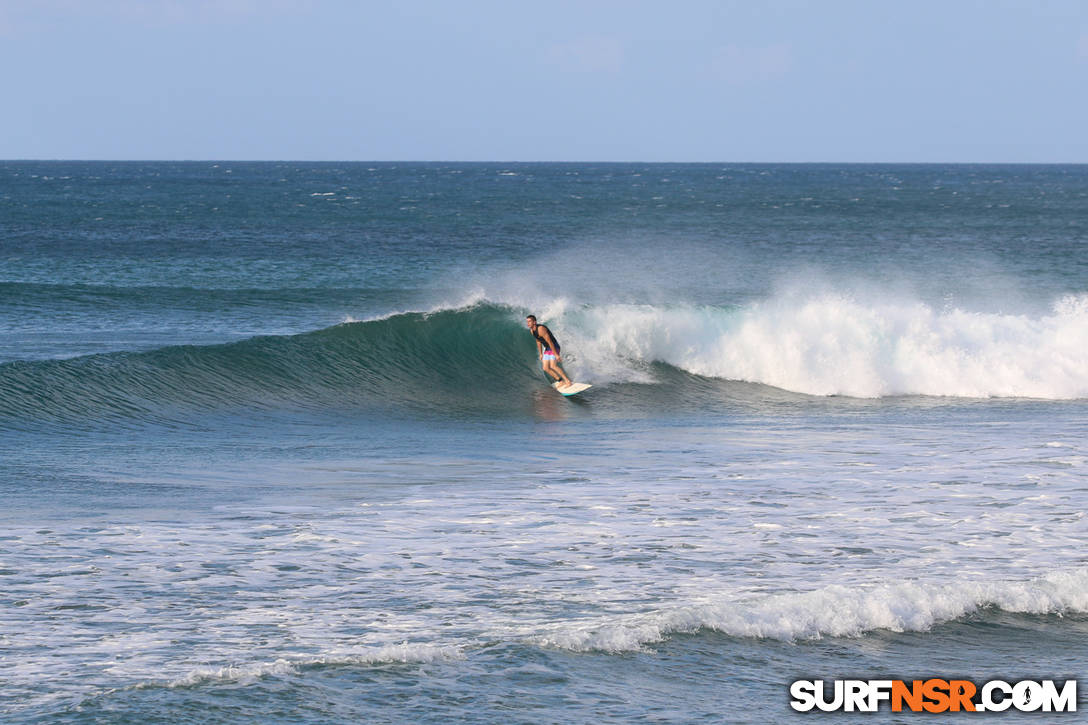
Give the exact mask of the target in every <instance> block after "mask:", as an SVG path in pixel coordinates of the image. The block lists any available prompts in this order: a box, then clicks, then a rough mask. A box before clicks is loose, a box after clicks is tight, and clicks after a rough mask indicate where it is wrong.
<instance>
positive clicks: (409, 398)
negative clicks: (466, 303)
mask: <svg viewBox="0 0 1088 725" xmlns="http://www.w3.org/2000/svg"><path fill="white" fill-rule="evenodd" d="M527 335H528V333H526V332H525V331H524V330H520V329H519V327H518V326H517V315H516V314H515V313H512V312H511V311H510V310H508V309H504V308H501V307H494V306H487V307H476V308H471V309H464V310H447V311H439V312H436V313H431V314H425V313H406V314H400V315H395V316H392V317H389V318H386V319H380V320H373V321H367V322H349V323H344V324H341V325H337V326H334V327H331V328H327V329H324V330H318V331H316V332H310V333H305V334H300V335H290V336H266V337H256V338H252V339H248V340H244V341H241V342H237V343H232V344H226V345H211V346H192V345H185V346H171V347H165V348H161V349H158V350H153V351H150V352H142V353H110V354H103V355H92V356H87V357H81V358H76V359H72V360H62V361H34V362H13V363H8V364H5V365H2V366H0V388H2V389H3V390H4V395H3V397H2V398H0V417H2V418H8V419H10V420H12V421H16V422H17V421H20V420H26V419H32V420H38V421H43V420H44V421H49V422H57V423H72V422H74V421H79V420H81V419H108V420H120V421H123V420H136V421H148V422H166V423H169V422H173V421H181V420H184V419H185V416H186V414H187V413H189V412H193V411H229V410H237V409H260V410H277V409H291V410H318V411H320V410H329V409H345V408H348V409H350V408H353V407H359V406H365V405H367V404H369V403H375V402H383V401H384V402H386V403H392V404H400V405H404V406H409V407H422V408H426V409H432V410H433V409H435V408H444V407H448V408H460V407H465V406H469V405H471V404H472V403H473V401H477V402H478V403H479V404H480V405H485V406H486V405H487V404H488V400H490V398H488V397H486V396H481V395H480V394H479V392H478V389H479V387H480V384H481V380H482V379H486V380H487V382H488V388H489V390H490V391H492V393H494V392H495V391H497V393H498V394H497V395H496V396H495V397H496V398H498V399H500V400H501V399H502V398H503V397H504V396H507V395H509V393H510V391H511V389H512V388H516V387H518V386H519V385H520V386H522V387H524V385H525V384H526V382H527V381H530V380H533V379H534V371H533V368H532V363H533V361H534V357H533V352H532V350H531V349H530V346H529V345H528V344H527V341H526V339H525V337H527ZM536 379H539V378H536Z"/></svg>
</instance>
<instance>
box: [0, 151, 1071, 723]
mask: <svg viewBox="0 0 1088 725" xmlns="http://www.w3.org/2000/svg"><path fill="white" fill-rule="evenodd" d="M530 313H532V314H536V315H537V316H538V317H540V319H541V321H542V322H544V323H545V324H547V325H548V326H549V327H550V328H551V329H552V330H553V332H554V333H555V334H556V336H557V337H558V338H559V340H560V342H561V343H562V345H563V353H564V365H565V367H566V369H567V371H568V372H569V373H570V374H571V376H572V377H573V378H575V379H577V380H580V381H584V382H589V383H592V384H593V387H592V388H591V389H590V390H589V391H587V392H586V393H584V394H583V395H581V396H579V397H576V398H571V399H566V398H563V397H561V396H559V395H557V394H556V393H555V392H554V391H553V390H552V389H551V388H550V387H549V386H548V384H547V381H546V380H545V377H544V375H543V374H542V372H541V371H540V369H539V365H538V361H537V360H536V354H535V344H534V343H533V340H532V338H531V337H530V335H529V333H528V331H527V330H526V329H525V326H524V318H525V315H526V314H530ZM1086 463H1088V167H1084V166H966V165H952V166H941V165H923V166H909V165H889V166H879V165H732V164H701V165H667V164H652V165H647V164H513V163H511V164H439V163H433V164H389V163H381V164H378V163H370V164H368V163H328V164H316V163H272V162H269V163H228V162H220V163H195V162H194V163H172V162H155V163H151V162H148V163H107V162H87V163H77V162H2V163H0V685H2V687H0V718H2V719H4V720H5V721H8V722H28V723H46V722H48V723H56V722H59V723H106V722H108V723H115V722H116V723H127V722H131V723H148V722H164V723H165V722H170V723H206V722H232V723H233V722H237V723H249V722H280V721H285V722H288V721H289V722H303V723H327V722H374V723H382V722H421V723H428V722H433V723H444V722H450V721H464V722H479V723H569V722H587V723H589V722H593V723H600V722H627V721H631V720H638V721H648V722H677V723H686V722H715V723H717V722H789V721H797V722H801V721H803V720H807V721H825V720H832V719H838V718H839V717H840V716H837V715H833V714H820V713H808V714H804V715H802V714H799V713H795V712H794V711H793V710H792V709H791V708H790V707H789V684H790V683H791V682H793V681H794V680H797V679H823V680H832V679H838V678H863V679H881V678H893V679H925V678H928V677H943V678H946V679H947V678H953V677H955V678H966V679H970V680H973V681H975V682H984V681H986V680H990V679H1005V680H1017V679H1035V680H1039V679H1058V680H1065V679H1071V678H1077V679H1079V680H1080V684H1081V688H1080V689H1081V694H1080V697H1081V700H1080V703H1081V705H1080V707H1081V709H1082V710H1083V709H1084V707H1085V706H1086V702H1088V701H1086V700H1085V690H1086V683H1088V680H1086V679H1085V675H1086V674H1088V673H1086V672H1085V663H1086V662H1088V546H1086V545H1088V521H1086V518H1085V512H1086V508H1088V465H1086ZM853 717H862V718H863V719H866V720H867V721H873V722H900V721H906V720H910V719H914V718H917V717H921V716H913V717H907V716H903V719H896V718H899V717H900V716H899V715H896V716H894V717H893V714H892V713H890V712H887V711H884V712H882V713H881V714H878V715H875V716H868V717H866V716H857V715H854V716H853ZM1002 717H1003V719H1004V720H1013V721H1020V720H1023V721H1030V722H1047V721H1059V720H1060V721H1062V722H1071V721H1074V720H1075V719H1076V718H1077V717H1078V716H1077V715H1064V716H1060V715H1056V714H1050V715H1048V714H1044V713H1024V714H1017V713H1012V712H1010V713H1006V714H1005V715H1004V716H1002ZM1048 718H1049V720H1048ZM925 719H931V718H925Z"/></svg>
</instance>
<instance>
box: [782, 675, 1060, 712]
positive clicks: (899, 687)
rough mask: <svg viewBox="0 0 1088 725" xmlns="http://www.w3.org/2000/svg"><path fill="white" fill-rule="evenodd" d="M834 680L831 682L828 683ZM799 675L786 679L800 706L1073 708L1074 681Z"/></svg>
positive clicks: (941, 709) (938, 709) (921, 709)
mask: <svg viewBox="0 0 1088 725" xmlns="http://www.w3.org/2000/svg"><path fill="white" fill-rule="evenodd" d="M832 683H833V684H832ZM829 684H831V687H830V688H829V687H827V686H826V685H825V684H824V681H823V680H797V681H796V682H794V683H793V684H791V685H790V698H791V699H790V707H792V708H793V709H794V710H797V711H799V712H808V711H810V710H812V709H814V708H815V709H818V710H822V711H824V712H834V711H837V710H841V711H843V712H877V711H878V710H879V709H880V707H881V705H882V704H883V703H888V705H889V706H890V707H891V711H892V712H903V711H904V710H906V711H909V712H1003V711H1005V710H1008V709H1010V708H1012V709H1014V710H1019V711H1020V712H1076V710H1077V681H1076V680H1066V681H1065V682H1064V683H1062V685H1061V686H1060V687H1059V686H1058V685H1057V684H1056V683H1055V681H1054V680H1021V681H1019V682H1012V683H1010V682H1005V681H1004V680H990V681H989V682H985V683H983V684H982V685H981V686H978V685H975V683H973V682H971V681H970V680H942V679H937V678H931V679H928V680H911V681H909V682H908V681H905V680H833V681H831V683H829Z"/></svg>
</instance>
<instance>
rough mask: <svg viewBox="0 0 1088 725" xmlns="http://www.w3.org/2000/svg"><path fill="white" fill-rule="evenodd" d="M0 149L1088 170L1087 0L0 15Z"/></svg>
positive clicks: (488, 4) (304, 6)
mask: <svg viewBox="0 0 1088 725" xmlns="http://www.w3.org/2000/svg"><path fill="white" fill-rule="evenodd" d="M0 66H2V67H3V69H4V72H3V77H4V83H3V87H2V90H0V93H2V94H3V95H2V98H3V111H2V113H0V158H7V159H25V158H48V159H53V158H63V159H233V160H243V159H297V160H449V161H457V160H485V161H486V160H493V161H512V160H523V161H533V160H544V161H559V160H570V161H842V162H853V161H857V162H869V161H895V162H914V161H925V162H928V161H963V162H1075V163H1088V0H1022V1H1019V2H1013V1H1011V0H939V1H933V0H910V1H905V0H900V1H897V2H891V1H884V0H854V1H850V0H824V1H822V2H816V1H813V2H800V1H786V0H750V1H746V2H733V1H730V0H718V1H710V0H705V1H704V0H672V1H670V2H664V1H661V0H659V1H657V2H638V1H626V2H624V1H620V0H615V1H610V0H573V1H567V0H548V1H547V2H529V1H525V2H521V1H519V0H494V1H491V0H460V1H454V0H447V1H445V2H439V1H437V0H389V1H388V2H366V1H363V0H360V1H357V2H351V1H348V0H309V1H308V2H307V1H303V0H218V1H213V0H0Z"/></svg>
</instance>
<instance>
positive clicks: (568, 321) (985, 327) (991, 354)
mask: <svg viewBox="0 0 1088 725" xmlns="http://www.w3.org/2000/svg"><path fill="white" fill-rule="evenodd" d="M552 327H553V329H555V330H556V331H557V334H559V335H560V339H562V340H563V344H564V346H565V348H566V349H569V350H571V351H576V352H575V355H576V356H577V357H576V360H577V363H578V365H579V366H580V367H581V370H580V371H579V374H580V376H581V377H586V378H590V379H592V378H593V377H594V376H596V377H597V378H598V379H599V380H600V379H603V381H623V382H646V380H645V379H644V378H645V374H646V373H645V371H644V370H642V371H640V370H639V369H638V366H637V364H636V365H632V363H650V362H661V363H667V364H669V365H672V366H675V367H677V368H679V369H682V370H684V371H687V372H689V373H694V374H697V375H702V376H707V377H713V378H723V379H728V380H739V381H747V382H753V383H762V384H766V385H771V386H774V387H778V388H782V389H785V390H790V391H793V392H798V393H805V394H809V395H845V396H853V397H862V398H878V397H885V396H895V395H932V396H953V397H972V398H986V397H1023V398H1045V399H1077V398H1085V397H1088V295H1076V296H1074V295H1070V296H1067V297H1065V298H1063V299H1061V300H1059V301H1058V302H1056V303H1055V304H1054V305H1053V307H1052V309H1051V310H1050V311H1049V312H1048V313H1047V314H1042V315H1035V316H1031V315H1026V314H1007V313H998V312H976V311H968V310H963V309H958V308H952V309H943V310H941V309H935V308H934V307H933V306H931V305H930V304H927V303H924V302H920V301H895V302H869V301H865V300H861V299H857V298H854V297H852V296H849V295H843V294H826V293H825V294H818V295H813V296H809V297H798V296H795V295H789V296H784V297H779V298H772V299H769V300H766V301H760V302H753V303H751V304H748V305H745V306H743V307H736V308H732V309H729V308H722V307H711V306H685V305H674V306H662V305H603V306H598V307H586V308H583V309H578V310H570V309H567V310H564V311H563V312H562V313H561V315H559V316H558V317H557V319H556V320H555V322H554V323H552Z"/></svg>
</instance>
